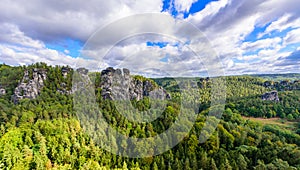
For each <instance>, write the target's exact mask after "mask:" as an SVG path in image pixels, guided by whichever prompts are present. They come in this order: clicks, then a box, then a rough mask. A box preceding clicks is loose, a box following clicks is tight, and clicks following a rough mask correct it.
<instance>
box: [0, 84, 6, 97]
mask: <svg viewBox="0 0 300 170" xmlns="http://www.w3.org/2000/svg"><path fill="white" fill-rule="evenodd" d="M5 94H6V90H5V89H4V88H2V87H1V86H0V97H1V96H3V95H5Z"/></svg>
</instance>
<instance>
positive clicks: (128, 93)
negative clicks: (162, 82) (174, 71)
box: [100, 67, 170, 100]
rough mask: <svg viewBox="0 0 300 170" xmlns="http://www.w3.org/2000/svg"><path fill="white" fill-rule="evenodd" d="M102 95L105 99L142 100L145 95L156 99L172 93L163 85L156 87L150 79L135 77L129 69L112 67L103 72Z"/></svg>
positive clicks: (168, 96) (166, 96)
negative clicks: (162, 86)
mask: <svg viewBox="0 0 300 170" xmlns="http://www.w3.org/2000/svg"><path fill="white" fill-rule="evenodd" d="M100 87H101V89H102V92H101V95H102V97H103V98H104V99H113V100H126V99H127V100H128V99H130V100H133V99H135V100H141V99H142V98H143V97H144V96H148V97H151V98H154V99H161V100H163V99H169V98H170V95H169V94H168V93H167V92H166V91H165V90H164V89H163V88H161V87H155V84H154V83H153V82H151V81H150V80H145V81H143V80H140V79H135V78H133V77H131V76H130V72H129V70H128V69H126V68H124V69H122V70H121V69H113V68H111V67H109V68H107V69H105V70H103V71H102V72H101V84H100Z"/></svg>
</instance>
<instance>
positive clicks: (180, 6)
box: [174, 0, 197, 12]
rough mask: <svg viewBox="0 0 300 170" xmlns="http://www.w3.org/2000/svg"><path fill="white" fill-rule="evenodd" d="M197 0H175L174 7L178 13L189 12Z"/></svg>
mask: <svg viewBox="0 0 300 170" xmlns="http://www.w3.org/2000/svg"><path fill="white" fill-rule="evenodd" d="M194 2H197V0H174V7H175V9H176V10H177V11H178V12H188V11H189V10H190V8H191V6H192V4H193V3H194Z"/></svg>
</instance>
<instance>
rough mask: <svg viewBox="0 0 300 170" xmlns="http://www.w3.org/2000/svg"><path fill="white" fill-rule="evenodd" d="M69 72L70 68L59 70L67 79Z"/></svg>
mask: <svg viewBox="0 0 300 170" xmlns="http://www.w3.org/2000/svg"><path fill="white" fill-rule="evenodd" d="M70 72H71V68H69V67H63V68H61V73H62V75H63V77H64V78H67V76H68V74H69V73H70Z"/></svg>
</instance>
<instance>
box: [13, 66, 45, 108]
mask: <svg viewBox="0 0 300 170" xmlns="http://www.w3.org/2000/svg"><path fill="white" fill-rule="evenodd" d="M32 71H33V73H32V77H30V76H29V72H28V70H26V71H25V72H24V76H23V79H22V80H21V82H20V84H19V85H18V86H17V87H16V88H15V91H14V94H13V96H12V100H13V101H14V103H17V102H19V100H20V99H24V98H28V99H35V98H36V97H37V96H38V94H39V93H40V90H41V89H42V88H43V87H44V81H45V80H46V79H47V72H46V70H44V69H37V68H35V69H33V70H32Z"/></svg>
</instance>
